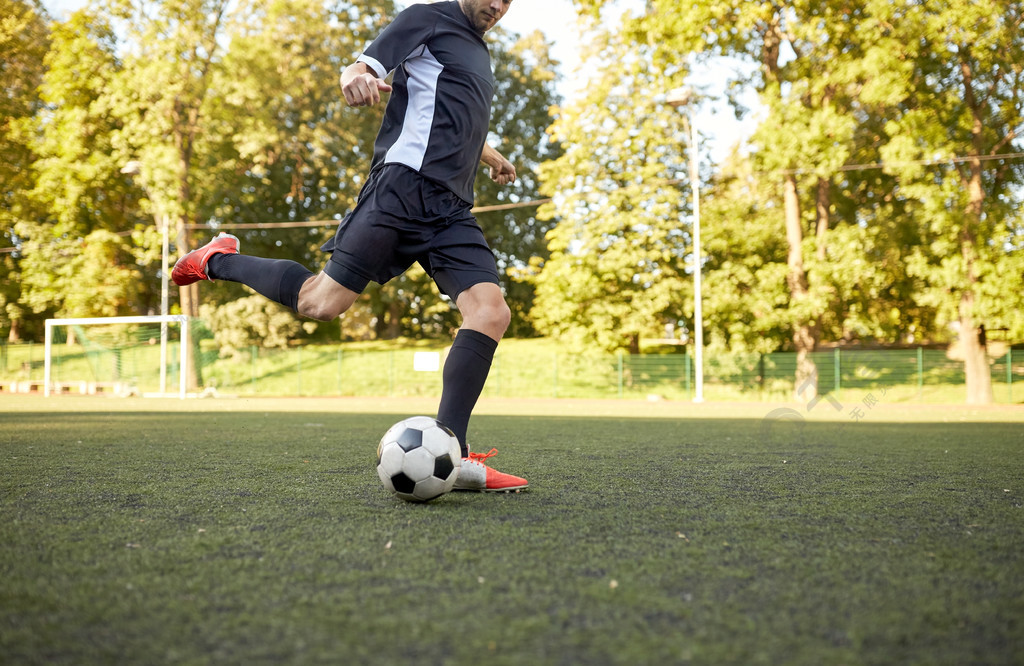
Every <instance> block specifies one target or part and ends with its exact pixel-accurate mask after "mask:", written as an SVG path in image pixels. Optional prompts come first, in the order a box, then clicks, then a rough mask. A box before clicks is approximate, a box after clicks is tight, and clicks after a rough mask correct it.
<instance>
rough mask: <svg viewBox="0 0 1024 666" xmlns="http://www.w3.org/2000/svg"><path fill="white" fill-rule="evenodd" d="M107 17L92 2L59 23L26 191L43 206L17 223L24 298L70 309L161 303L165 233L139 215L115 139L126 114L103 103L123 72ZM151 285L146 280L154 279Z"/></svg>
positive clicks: (143, 307) (43, 306)
mask: <svg viewBox="0 0 1024 666" xmlns="http://www.w3.org/2000/svg"><path fill="white" fill-rule="evenodd" d="M114 51H115V39H114V36H113V33H112V31H111V29H110V26H109V24H107V23H105V22H104V21H102V20H101V19H99V18H98V17H97V16H96V15H95V14H92V13H91V12H89V11H88V10H81V11H78V12H76V13H74V14H73V15H72V16H71V17H70V18H69V19H68V21H67V22H66V23H55V24H53V26H52V34H51V47H50V49H49V51H48V53H47V55H46V60H45V62H46V68H47V69H46V73H45V76H44V78H43V80H42V82H41V84H40V86H39V92H40V99H41V100H42V101H43V102H44V103H45V107H44V108H42V109H40V110H39V112H37V114H36V116H35V117H34V118H33V128H32V132H33V133H32V147H33V151H34V153H35V155H36V157H37V159H36V160H35V161H34V162H33V164H32V165H31V174H32V176H33V181H34V182H33V184H32V185H33V186H32V188H31V189H30V190H29V192H28V195H29V196H30V198H31V199H32V201H33V205H34V207H35V210H36V211H37V214H36V216H35V217H33V219H23V220H21V221H20V222H19V223H18V226H17V230H18V233H19V236H20V238H21V244H22V249H23V250H24V259H23V261H22V264H23V269H24V270H23V272H22V289H23V295H22V303H23V304H24V305H27V306H29V307H30V308H31V310H32V311H34V312H37V313H42V312H53V313H55V314H58V315H60V316H65V317H91V316H113V315H123V314H133V313H137V312H140V311H143V312H145V311H147V310H151V311H152V310H153V309H154V308H155V303H154V302H153V300H152V298H151V297H152V294H153V293H154V290H153V289H152V288H153V287H154V286H155V282H156V281H155V279H154V278H153V277H149V278H148V279H146V278H145V277H144V275H145V274H146V273H148V271H145V272H144V271H141V270H140V267H143V266H144V267H146V268H150V267H152V266H154V265H155V264H154V261H155V259H156V258H157V257H158V252H159V250H158V248H159V236H158V235H157V234H156V233H155V230H152V229H151V228H150V226H149V224H148V221H147V220H146V219H145V218H142V217H140V215H139V211H138V201H137V199H136V197H134V195H133V192H132V189H131V187H130V184H129V183H128V182H127V181H126V179H125V177H124V176H123V175H122V174H121V173H120V170H121V163H120V161H119V159H118V156H117V154H116V151H115V150H114V149H113V147H112V137H113V135H114V133H115V132H116V130H117V128H118V119H117V118H116V117H115V116H114V115H113V114H112V113H111V111H110V109H109V107H106V106H105V105H104V104H103V103H102V99H103V95H104V94H105V93H106V91H107V87H108V86H109V84H110V82H111V80H112V79H113V78H114V77H115V76H116V73H117V67H118V65H117V59H116V57H115V55H114ZM147 287H148V288H147Z"/></svg>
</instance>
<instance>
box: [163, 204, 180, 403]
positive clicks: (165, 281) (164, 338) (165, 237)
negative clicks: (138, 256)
mask: <svg viewBox="0 0 1024 666" xmlns="http://www.w3.org/2000/svg"><path fill="white" fill-rule="evenodd" d="M159 223H160V224H161V227H162V228H161V233H162V235H163V239H162V242H161V246H162V247H161V249H160V261H161V263H160V316H161V317H166V316H167V246H168V240H167V236H168V229H167V226H168V225H167V216H166V215H164V214H163V213H160V215H159ZM184 326H185V325H184V324H182V327H183V328H182V330H184ZM160 392H161V393H167V321H166V320H164V321H161V322H160Z"/></svg>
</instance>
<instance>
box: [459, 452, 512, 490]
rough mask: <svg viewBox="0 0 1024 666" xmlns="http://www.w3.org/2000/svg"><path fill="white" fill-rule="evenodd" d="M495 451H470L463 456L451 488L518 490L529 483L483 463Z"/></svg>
mask: <svg viewBox="0 0 1024 666" xmlns="http://www.w3.org/2000/svg"><path fill="white" fill-rule="evenodd" d="M497 452H498V449H491V450H490V451H488V452H487V453H470V454H469V457H468V458H463V459H462V467H461V469H460V470H459V476H458V478H457V479H455V487H453V488H452V490H473V491H476V492H483V493H504V492H511V491H516V492H518V491H520V490H522V489H523V488H526V487H527V486H528V485H530V482H529V481H527V480H526V479H524V478H521V477H518V476H514V475H512V474H505V473H504V472H499V471H498V470H496V469H492V468H490V467H488V466H487V465H485V464H484V463H483V461H484V460H487V459H488V458H491V457H493V456H494V455H495V454H496V453H497Z"/></svg>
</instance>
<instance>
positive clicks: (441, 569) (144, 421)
mask: <svg viewBox="0 0 1024 666" xmlns="http://www.w3.org/2000/svg"><path fill="white" fill-rule="evenodd" d="M86 403H88V404H89V405H91V406H86V407H83V406H82V405H84V404H86ZM125 404H127V405H131V406H130V407H126V408H122V407H121V406H120V405H125ZM149 404H157V403H147V402H145V401H138V400H136V401H107V400H103V399H98V400H94V401H92V402H89V401H82V402H70V401H62V400H61V399H57V400H55V401H50V402H45V403H44V402H42V401H35V402H26V401H21V402H18V401H15V402H11V399H10V398H4V399H0V418H2V420H3V428H2V431H0V461H2V462H0V470H2V471H0V502H2V504H0V662H3V663H6V664H34V663H48V664H50V663H56V664H82V663H118V664H152V663H190V664H205V663H210V664H261V663H275V664H276V663H295V664H402V663H417V664H471V663H473V664H475V663H486V664H648V663H665V664H679V663H694V664H721V663H742V664H780V663H788V664H826V663H827V664H914V663H919V664H965V663H971V664H1000V663H1022V659H1024V658H1022V656H1021V655H1024V563H1022V562H1024V559H1022V552H1024V509H1022V497H1024V485H1022V480H1024V456H1022V451H1024V428H1022V422H1024V417H1022V415H1021V411H1020V410H1003V411H994V412H993V411H987V412H983V413H981V414H980V415H979V414H978V413H977V412H974V413H973V414H972V413H971V412H968V411H966V410H957V409H952V408H951V409H948V410H944V411H942V412H938V411H936V412H928V413H924V414H918V415H916V416H915V415H913V414H910V415H909V416H908V418H907V419H905V420H907V421H911V420H912V421H913V422H900V419H899V418H898V417H899V416H900V415H899V414H890V415H889V416H890V417H892V418H886V419H885V420H882V418H881V417H878V418H874V419H872V418H865V419H862V420H861V421H859V422H856V423H853V422H849V421H848V420H847V421H824V420H817V419H806V420H800V421H799V422H796V421H793V422H788V421H782V420H780V421H777V422H774V423H769V422H768V421H766V420H765V418H764V417H765V412H766V410H767V408H766V407H765V406H763V405H761V406H758V407H756V408H753V409H751V408H744V409H738V410H734V412H731V413H725V412H722V409H721V408H715V407H712V406H708V407H707V408H706V411H707V413H709V414H711V415H712V416H713V418H705V417H701V416H700V414H701V413H702V412H701V410H699V409H695V408H692V407H690V406H687V408H686V409H677V410H674V408H673V406H672V405H665V406H662V407H659V408H658V410H660V411H658V413H657V414H654V415H650V416H635V417H625V416H604V417H601V416H566V415H564V414H561V415H559V414H557V412H558V411H563V412H564V411H568V410H565V409H564V408H563V409H561V410H560V409H559V407H558V403H554V404H555V405H556V406H555V407H554V408H553V410H552V411H555V412H556V413H555V414H552V415H544V416H530V415H527V414H516V415H506V416H502V415H499V414H495V413H490V412H496V411H501V410H500V409H492V410H486V409H485V410H482V411H484V412H485V413H484V414H482V415H480V416H478V417H477V418H476V419H475V420H474V423H473V428H472V431H471V434H472V436H473V437H474V438H475V440H476V441H477V442H486V444H485V445H481V444H478V445H477V446H476V448H478V449H479V448H481V447H482V446H483V447H489V446H495V447H497V448H498V449H499V450H500V455H499V456H498V457H497V458H495V459H494V460H495V464H496V466H498V467H499V468H501V469H504V470H507V471H510V472H514V473H522V474H524V475H526V476H528V477H529V478H530V480H531V485H532V487H531V489H530V490H528V491H527V492H523V493H520V494H514V495H478V494H462V493H459V494H450V495H447V496H445V497H443V498H441V499H439V500H437V501H435V502H433V503H430V504H427V505H412V504H406V503H403V502H401V501H399V500H396V499H394V498H392V497H391V496H390V495H388V494H387V493H386V492H385V491H384V490H383V489H382V488H381V486H380V484H379V482H378V480H377V478H376V475H375V473H374V470H373V453H374V450H375V445H376V440H377V438H378V437H379V436H380V434H381V433H383V432H384V430H385V429H386V428H387V427H388V426H389V425H391V423H393V422H395V421H397V420H398V419H399V418H403V417H405V416H408V415H409V414H410V413H414V412H410V411H409V410H408V409H407V408H408V407H410V406H409V405H403V404H401V403H398V404H397V406H398V407H399V409H397V410H395V411H394V412H393V413H387V412H386V410H385V411H383V412H379V413H369V412H367V413H353V412H350V411H344V412H338V411H334V408H333V407H332V406H331V405H338V404H340V403H329V402H325V403H313V405H314V407H312V408H311V407H309V406H308V403H305V404H306V405H307V406H306V407H300V406H299V405H300V404H304V403H288V402H281V401H277V402H273V401H263V402H261V401H246V402H245V403H244V404H239V403H234V404H231V403H229V402H228V401H207V402H204V403H201V407H199V406H196V405H198V404H199V403H195V402H186V403H179V404H176V405H173V406H171V407H169V408H168V409H167V410H164V409H162V408H161V409H160V410H156V409H150V408H147V406H148V405H149ZM391 404H392V406H396V403H391ZM417 407H418V405H417ZM634 407H635V409H633V411H634V412H635V413H638V414H645V413H647V412H648V411H649V409H648V407H646V406H645V405H643V404H637V405H634ZM547 408H548V409H552V408H551V407H550V405H548V407H547ZM598 409H600V407H598ZM619 409H621V407H620V408H619ZM318 410H323V411H318ZM716 410H717V411H716ZM378 411H379V410H378ZM523 411H530V410H523ZM536 411H543V410H541V409H538V410H536ZM604 411H606V412H613V411H614V410H611V409H608V410H604ZM625 411H629V410H628V409H627V410H625ZM673 411H675V412H677V413H678V414H682V416H673ZM942 419H946V421H945V422H943V420H942ZM961 419H963V420H961ZM769 425H770V426H772V427H770V428H768V427H766V426H769Z"/></svg>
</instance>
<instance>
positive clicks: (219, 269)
mask: <svg viewBox="0 0 1024 666" xmlns="http://www.w3.org/2000/svg"><path fill="white" fill-rule="evenodd" d="M511 1H512V0H452V1H450V2H439V3H436V4H416V5H411V6H410V7H408V8H406V9H405V10H403V11H402V12H401V13H400V14H399V15H398V16H397V17H395V19H394V21H392V22H391V23H390V24H389V25H388V26H387V27H386V28H385V29H384V30H383V31H382V32H381V33H380V35H379V36H378V37H377V38H376V39H375V40H373V42H372V43H371V44H370V45H369V46H367V47H366V50H365V51H364V52H363V53H362V55H360V56H359V57H358V58H357V59H356V61H355V62H354V63H352V64H350V65H349V66H348V67H346V68H345V70H344V71H343V72H342V74H341V90H342V93H343V94H344V96H345V101H346V102H347V103H348V105H349V106H357V107H358V106H372V105H374V104H377V103H378V102H380V100H381V93H383V92H390V93H391V97H390V99H389V100H388V102H387V106H386V108H385V111H384V120H383V122H382V124H381V127H380V130H379V132H378V134H377V139H376V141H375V142H374V151H373V160H372V163H371V166H370V175H369V177H368V178H367V181H366V184H365V185H364V186H363V188H362V190H361V191H360V193H359V198H358V200H357V202H356V205H355V207H354V208H353V210H352V211H351V212H350V213H349V214H348V215H346V217H345V219H343V220H342V221H341V224H340V225H339V226H338V231H337V233H336V234H335V236H334V238H333V239H332V240H330V241H328V242H327V243H325V244H324V246H323V247H322V248H321V249H322V250H324V251H325V252H330V253H331V255H330V258H329V259H328V261H327V263H326V265H325V267H324V269H323V271H321V272H320V273H319V274H318V275H314V274H313V273H312V272H310V271H309V270H308V269H306V267H305V266H302V265H301V264H298V263H296V262H294V261H289V260H283V259H267V258H263V257H253V256H248V255H242V254H239V253H238V251H239V242H238V239H237V238H235V237H234V236H232V235H230V234H224V233H222V234H220V235H218V236H217V237H216V238H214V239H213V240H212V241H210V242H209V243H208V244H206V245H205V246H203V247H201V248H199V249H197V250H193V251H192V252H189V253H188V254H186V255H184V256H182V257H181V258H180V259H178V262H177V263H176V264H175V265H174V269H173V270H172V271H171V278H172V279H173V280H174V282H175V284H178V285H187V284H192V283H193V282H197V281H199V280H230V281H233V282H241V283H242V284H245V285H248V286H249V287H251V288H253V289H254V290H256V291H257V292H258V293H260V294H262V295H264V296H266V297H267V298H269V299H271V300H273V301H276V302H278V303H281V304H282V305H285V306H286V307H288V308H291V309H292V310H294V311H295V312H297V313H298V314H300V315H303V316H306V317H310V318H313V319H318V320H320V321H330V320H332V319H334V318H335V317H337V316H339V315H341V314H342V313H343V312H345V311H346V310H348V308H349V307H351V306H352V304H353V303H354V302H355V300H356V299H357V298H358V297H359V295H360V293H362V291H363V290H364V289H365V288H366V286H367V284H369V282H370V281H371V280H372V281H375V282H377V283H380V284H384V283H385V282H387V281H388V280H390V279H391V278H393V277H396V276H398V275H400V274H402V273H403V272H405V270H407V269H408V268H409V267H410V266H411V265H412V264H413V262H419V263H420V265H421V266H423V268H424V269H425V270H426V272H427V274H428V275H430V276H431V278H433V280H434V283H435V284H436V285H437V286H438V288H439V289H440V290H441V292H443V293H444V294H446V295H448V296H449V297H450V298H451V299H452V300H453V301H454V302H455V304H456V306H457V307H458V309H459V313H460V314H461V316H462V327H461V328H460V329H459V331H458V334H457V335H456V336H455V340H454V342H453V343H452V347H451V350H450V352H449V353H448V357H447V359H446V361H445V364H444V370H443V373H442V378H443V389H442V391H441V402H440V405H439V407H438V412H437V419H438V421H440V422H441V423H443V424H444V425H446V426H447V427H449V428H450V429H451V430H452V431H453V432H454V433H455V435H456V436H457V437H458V439H459V443H460V444H461V445H462V455H463V463H462V469H461V471H460V472H459V478H458V482H457V483H456V486H455V488H456V489H457V490H476V491H509V490H518V489H521V488H525V487H526V486H527V481H526V479H523V478H520V477H518V476H514V475H512V474H505V473H502V472H499V471H497V470H495V469H493V468H491V467H489V466H487V465H485V464H484V460H486V459H488V458H490V457H491V456H493V455H494V454H495V453H496V451H495V450H494V449H491V451H490V452H489V453H485V454H481V453H470V451H469V447H468V445H467V443H466V431H467V429H468V425H469V418H470V415H471V413H472V411H473V408H474V407H475V405H476V402H477V398H479V397H480V393H481V391H482V390H483V387H484V383H485V382H486V380H487V374H488V372H489V371H490V366H491V361H492V359H493V357H494V352H495V350H496V349H497V346H498V341H499V340H500V339H501V336H502V335H504V333H505V329H506V328H507V327H508V324H509V321H510V318H511V314H510V312H509V308H508V305H507V304H506V303H505V299H504V296H503V295H502V292H501V288H500V287H499V281H498V269H497V264H496V262H495V259H494V255H493V254H492V253H491V250H490V248H489V247H488V245H487V242H486V241H485V240H484V236H483V232H482V231H481V230H480V226H479V225H478V224H477V222H476V219H475V218H474V217H473V216H472V214H471V213H470V208H471V207H472V202H473V181H474V178H475V177H476V171H477V165H478V164H479V163H480V162H483V163H484V164H486V165H487V166H489V167H490V172H489V173H490V177H491V179H492V180H494V181H495V182H497V183H499V184H502V185H507V184H509V183H513V182H515V179H516V169H515V167H514V166H513V165H512V163H511V162H509V161H508V160H507V159H505V157H504V156H502V155H501V154H500V153H499V152H498V151H497V150H495V149H494V148H492V147H490V146H489V145H487V143H486V138H487V132H488V125H489V122H490V114H491V97H492V96H493V90H494V80H493V77H492V74H491V64H490V53H489V52H488V50H487V45H486V43H485V42H484V39H483V34H484V33H485V32H486V31H487V30H489V29H491V28H492V27H494V25H495V24H496V23H497V22H498V21H499V20H500V19H501V17H502V16H504V15H505V12H506V11H508V8H509V5H510V4H511ZM390 72H394V78H393V80H392V84H391V85H388V84H387V83H386V82H385V80H384V79H385V77H387V75H388V74H389V73H390Z"/></svg>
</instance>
